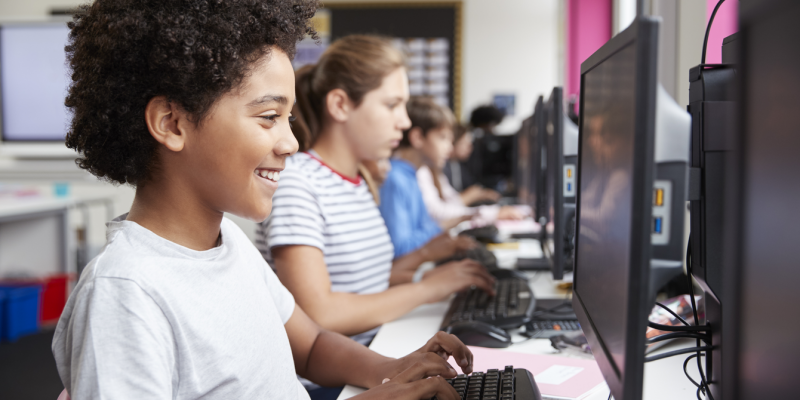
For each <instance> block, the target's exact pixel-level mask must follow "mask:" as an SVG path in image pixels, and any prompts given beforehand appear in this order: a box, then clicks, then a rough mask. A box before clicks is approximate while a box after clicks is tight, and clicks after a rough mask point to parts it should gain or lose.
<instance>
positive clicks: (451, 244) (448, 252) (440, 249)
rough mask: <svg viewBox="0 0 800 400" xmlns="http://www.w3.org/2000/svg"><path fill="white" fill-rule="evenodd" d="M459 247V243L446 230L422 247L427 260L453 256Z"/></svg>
mask: <svg viewBox="0 0 800 400" xmlns="http://www.w3.org/2000/svg"><path fill="white" fill-rule="evenodd" d="M457 249H458V243H457V242H456V240H455V239H453V238H451V237H450V234H448V233H447V232H444V233H442V234H439V235H438V236H435V237H434V238H433V239H431V240H430V241H429V242H428V243H425V245H424V246H422V248H421V249H420V251H421V252H422V257H423V258H424V259H425V261H438V260H441V259H443V258H447V257H450V256H452V255H453V254H454V253H455V252H456V250H457Z"/></svg>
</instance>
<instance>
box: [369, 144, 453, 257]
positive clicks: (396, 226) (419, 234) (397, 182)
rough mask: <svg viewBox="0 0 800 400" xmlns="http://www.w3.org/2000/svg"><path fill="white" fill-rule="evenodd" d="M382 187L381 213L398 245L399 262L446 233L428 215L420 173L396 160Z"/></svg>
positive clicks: (405, 163)
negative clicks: (421, 189)
mask: <svg viewBox="0 0 800 400" xmlns="http://www.w3.org/2000/svg"><path fill="white" fill-rule="evenodd" d="M390 162H391V164H392V170H391V171H389V175H388V176H387V177H386V181H385V182H383V186H381V204H380V206H378V208H379V209H380V211H381V215H382V216H383V220H384V221H386V227H387V228H388V229H389V236H391V238H392V244H393V245H394V256H395V258H397V257H401V256H403V255H405V254H407V253H410V252H412V251H414V250H416V249H418V248H420V247H422V245H424V244H425V243H428V241H430V240H431V239H432V238H433V237H434V236H436V235H438V234H439V233H441V232H442V230H441V228H439V225H437V224H436V222H435V221H434V220H433V218H431V216H430V214H428V209H427V208H425V202H424V201H423V200H422V192H420V190H419V184H417V171H416V169H414V166H413V165H411V164H409V163H408V162H407V161H404V160H399V159H392V160H390Z"/></svg>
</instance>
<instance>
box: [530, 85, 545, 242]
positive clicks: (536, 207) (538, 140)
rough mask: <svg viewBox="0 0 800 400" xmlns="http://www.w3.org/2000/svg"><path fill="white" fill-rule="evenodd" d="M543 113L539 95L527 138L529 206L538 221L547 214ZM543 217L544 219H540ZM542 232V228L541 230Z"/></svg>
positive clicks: (541, 99)
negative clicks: (528, 152) (528, 151)
mask: <svg viewBox="0 0 800 400" xmlns="http://www.w3.org/2000/svg"><path fill="white" fill-rule="evenodd" d="M544 121H545V115H544V97H542V96H539V98H538V99H537V100H536V107H535V108H534V112H533V121H532V124H531V128H532V129H531V131H530V132H531V135H530V139H529V144H530V161H529V162H528V164H529V166H530V175H529V176H530V184H529V187H530V190H531V201H530V203H529V204H530V206H531V209H532V210H533V217H534V219H536V220H537V221H538V222H540V223H541V222H546V219H547V214H546V212H545V210H544V201H543V197H544V191H545V177H544V173H545V168H547V167H546V165H547V153H546V150H545V147H544V140H545V127H544V124H545V122H544ZM542 218H544V219H545V220H542ZM542 232H544V230H543V231H542Z"/></svg>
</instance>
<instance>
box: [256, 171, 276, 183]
mask: <svg viewBox="0 0 800 400" xmlns="http://www.w3.org/2000/svg"><path fill="white" fill-rule="evenodd" d="M256 175H258V176H260V177H262V178H266V179H269V180H272V181H275V182H277V181H279V180H281V173H280V172H279V171H269V170H266V169H262V170H257V171H256Z"/></svg>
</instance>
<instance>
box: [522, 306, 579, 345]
mask: <svg viewBox="0 0 800 400" xmlns="http://www.w3.org/2000/svg"><path fill="white" fill-rule="evenodd" d="M579 330H581V324H580V322H578V317H577V316H576V315H575V312H574V311H572V302H570V301H569V300H562V299H544V300H542V299H540V300H537V301H536V311H535V312H534V314H533V318H532V319H531V321H530V322H528V323H527V324H525V335H526V336H528V337H532V338H540V339H547V338H551V337H553V336H558V335H563V334H565V333H569V332H574V331H579Z"/></svg>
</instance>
